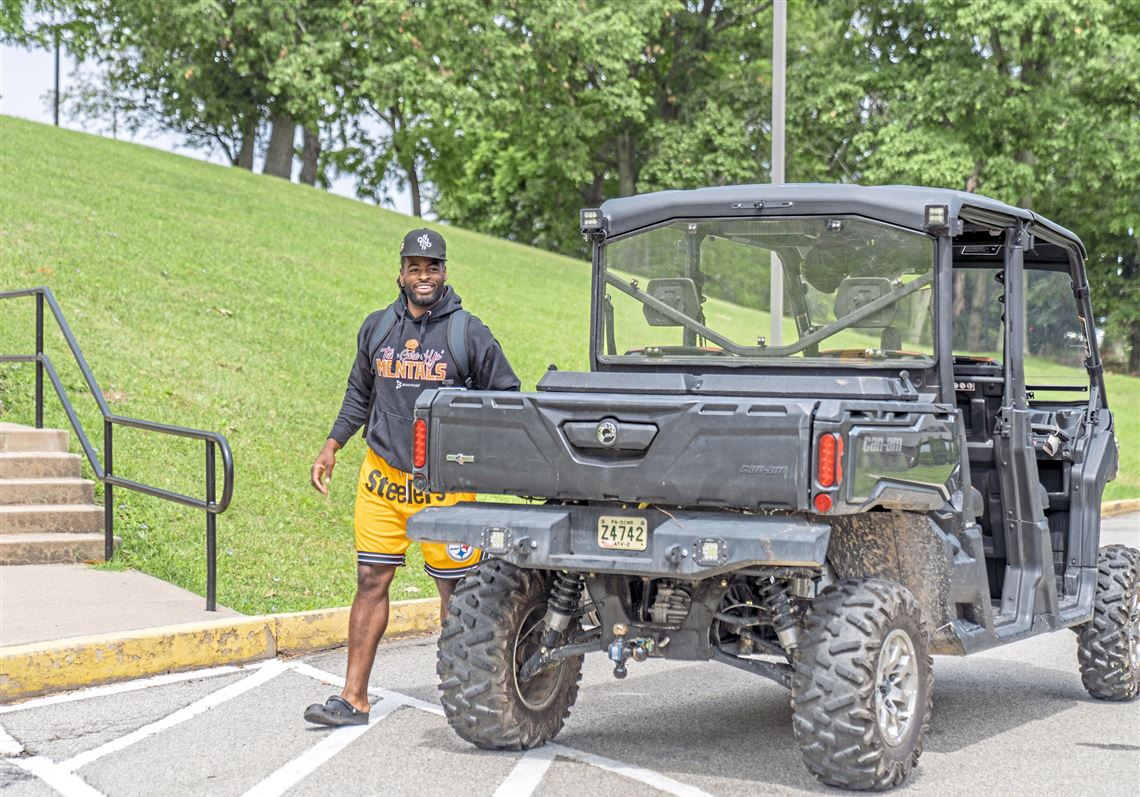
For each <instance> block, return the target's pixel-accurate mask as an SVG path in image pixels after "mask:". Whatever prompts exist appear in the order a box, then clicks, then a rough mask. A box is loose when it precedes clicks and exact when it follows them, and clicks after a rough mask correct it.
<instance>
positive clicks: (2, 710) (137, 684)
mask: <svg viewBox="0 0 1140 797" xmlns="http://www.w3.org/2000/svg"><path fill="white" fill-rule="evenodd" d="M266 664H269V662H268V661H261V662H258V663H257V664H247V665H244V666H237V665H232V664H227V665H225V666H223V667H209V668H207V669H205V670H190V671H189V672H171V673H166V674H165V675H155V676H152V677H150V678H138V679H136V680H133V681H123V682H122V683H117V684H108V685H107V686H92V687H89V688H87V689H77V690H75V691H74V692H64V693H63V694H60V695H49V696H48V697H37V698H35V699H34V700H27V701H25V702H23V703H16V704H15V705H11V706H0V714H9V713H11V712H13V711H27V710H28V709H30V708H42V707H44V706H54V705H56V704H58V703H70V702H72V701H74V700H89V699H91V698H93V697H106V696H107V695H118V694H122V693H123V692H134V691H135V690H137V689H146V688H147V687H150V686H165V685H166V684H176V683H179V682H180V681H193V680H195V679H198V678H213V677H214V676H216V675H225V674H227V673H231V672H239V671H241V670H256V669H260V668H261V667H264V666H265V665H266Z"/></svg>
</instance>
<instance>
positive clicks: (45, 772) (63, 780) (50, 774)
mask: <svg viewBox="0 0 1140 797" xmlns="http://www.w3.org/2000/svg"><path fill="white" fill-rule="evenodd" d="M12 763H13V764H15V765H16V766H18V767H20V768H21V769H26V770H27V771H28V772H31V773H32V774H33V775H35V776H36V777H37V778H39V779H40V780H42V781H43V782H44V783H46V784H47V785H49V786H51V787H52V788H53V789H55V790H56V791H57V792H59V793H60V794H62V795H63V797H103V793H102V792H101V791H99V790H98V789H95V788H92V787H91V786H90V785H89V784H88V783H87V781H85V780H84V779H83V778H81V777H79V776H78V775H76V774H74V773H72V772H69V771H67V770H66V769H64V768H63V767H61V766H60V765H59V764H55V763H53V762H52V761H50V760H49V759H47V758H44V757H43V756H33V757H31V758H13V759H12Z"/></svg>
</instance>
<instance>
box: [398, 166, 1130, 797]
mask: <svg viewBox="0 0 1140 797" xmlns="http://www.w3.org/2000/svg"><path fill="white" fill-rule="evenodd" d="M580 221H581V230H582V233H583V234H584V235H585V236H586V237H587V239H588V240H589V241H590V242H592V249H593V258H592V260H593V301H592V312H591V327H590V329H591V334H590V370H589V372H583V373H579V372H567V371H559V370H551V371H549V372H547V373H546V374H545V376H544V377H543V378H542V380H541V381H540V382H539V383H538V385H537V389H536V390H535V391H534V392H530V393H511V392H477V391H466V390H452V389H441V390H435V391H427V392H425V393H424V394H423V395H422V397H421V398H420V400H419V403H418V405H417V407H416V411H415V419H414V424H413V440H414V459H415V466H416V470H415V474H414V476H415V479H416V481H417V483H418V484H419V485H420V486H421V487H424V488H428V489H431V490H433V491H452V490H462V491H478V492H481V493H494V494H507V495H514V496H525V497H530V498H532V499H535V500H534V501H532V502H531V503H522V504H520V503H468V504H459V505H457V506H453V507H447V508H443V507H432V508H429V509H426V510H424V511H423V512H421V513H419V514H417V515H415V516H414V517H413V518H412V520H411V522H410V524H409V533H410V535H411V536H412V537H413V538H415V539H420V540H435V541H447V542H451V543H456V544H465V545H473V546H478V547H479V548H481V549H482V550H483V551H484V552H485V554H486V555H487V559H486V560H485V561H484V562H483V563H482V564H481V565H480V566H479V568H478V569H477V570H476V571H475V572H474V573H473V574H472V575H469V576H468V577H467V578H465V579H464V581H463V582H462V583H461V584H459V585H458V587H457V589H456V591H455V594H454V596H453V597H452V599H451V601H450V604H449V607H448V618H447V620H446V622H445V624H444V628H443V633H442V635H441V637H440V640H439V663H438V671H439V676H440V678H441V684H440V689H441V691H442V702H443V706H444V709H445V711H446V714H447V717H448V720H449V722H450V724H451V726H452V727H453V728H454V729H455V730H456V732H457V733H459V735H460V736H462V737H463V738H464V739H467V740H469V741H471V742H472V743H474V744H475V745H477V746H479V747H483V748H491V749H523V748H530V747H533V746H536V745H541V744H543V743H544V742H546V741H548V740H550V739H552V738H554V736H555V735H556V734H557V733H558V732H559V730H560V729H561V728H562V725H563V722H564V721H565V719H566V717H567V716H568V714H569V711H570V707H571V705H572V704H573V703H574V700H575V697H576V695H577V692H578V685H579V678H580V671H581V666H582V657H583V656H584V655H585V654H587V653H590V652H594V651H599V652H602V654H603V655H605V656H608V658H609V659H610V660H611V661H612V662H613V674H614V675H615V676H616V677H619V678H621V677H624V676H625V675H626V672H627V668H628V667H629V666H636V665H635V664H633V663H635V662H640V661H643V660H645V659H649V658H665V659H685V660H713V661H717V662H722V663H724V664H728V665H732V666H734V667H740V668H742V669H744V670H747V671H750V672H753V673H755V674H757V675H760V676H764V677H766V678H770V679H772V680H774V681H776V682H778V683H780V684H782V685H784V686H785V687H787V688H789V689H790V690H791V695H792V708H793V726H794V727H793V730H794V734H795V738H796V739H797V741H798V743H799V745H800V748H801V750H802V754H803V759H804V762H805V763H806V765H807V768H808V769H809V770H810V771H811V772H812V773H813V774H814V775H815V776H816V777H818V778H819V779H820V780H821V781H823V782H824V783H827V784H831V785H835V786H841V787H846V788H849V789H864V790H868V789H869V790H880V789H886V788H890V787H892V786H895V785H897V784H899V783H901V782H903V781H904V780H905V779H906V777H907V776H908V774H909V773H910V772H911V770H912V768H913V767H914V766H915V764H916V762H917V761H918V759H919V756H920V754H921V753H922V749H923V741H924V737H925V735H926V732H927V728H928V726H929V722H930V716H931V708H932V706H931V695H932V662H931V654H936V653H937V654H950V655H968V654H971V653H976V652H978V651H981V650H986V649H988V648H992V647H995V646H998V645H1003V644H1006V643H1009V642H1013V641H1015V640H1019V639H1024V638H1026V637H1029V636H1032V635H1035V634H1042V633H1046V632H1052V631H1060V630H1062V629H1066V628H1069V629H1072V630H1073V631H1076V632H1077V633H1078V634H1079V639H1080V644H1079V667H1080V672H1081V675H1082V677H1083V679H1084V684H1085V686H1086V687H1087V689H1088V691H1089V692H1090V694H1092V695H1093V696H1094V697H1098V698H1103V699H1106V700H1129V699H1132V698H1134V697H1136V695H1137V689H1138V683H1140V597H1138V592H1137V581H1138V567H1140V554H1138V553H1137V551H1135V550H1133V549H1130V548H1126V547H1123V546H1108V547H1106V548H1102V549H1100V550H1099V551H1098V538H1099V525H1100V502H1101V494H1102V491H1103V488H1104V485H1105V483H1106V482H1107V481H1109V480H1110V479H1112V478H1113V477H1114V476H1115V475H1116V470H1117V444H1116V440H1115V438H1114V435H1113V417H1112V413H1111V412H1110V411H1109V407H1108V402H1107V399H1106V397H1105V390H1104V379H1103V373H1102V367H1101V360H1100V357H1099V355H1098V353H1097V342H1096V334H1095V329H1094V326H1093V314H1092V307H1091V304H1090V300H1089V286H1088V282H1087V280H1086V277H1085V269H1084V261H1085V250H1084V248H1083V246H1082V244H1081V241H1080V240H1079V239H1078V238H1077V236H1076V235H1074V234H1073V233H1072V232H1070V231H1068V230H1066V229H1065V228H1063V227H1060V226H1058V225H1057V224H1054V223H1053V222H1051V221H1048V220H1046V219H1044V218H1041V217H1040V216H1038V215H1037V214H1035V213H1033V212H1031V211H1029V210H1024V209H1019V208H1015V207H1011V206H1009V205H1006V204H1003V203H1001V202H997V201H994V200H992V199H987V198H985V197H982V196H978V195H975V194H969V193H962V192H957V191H949V190H939V189H932V188H919V187H909V186H882V187H860V186H854V185H751V186H736V187H720V188H706V189H699V190H693V191H666V192H662V193H655V194H647V195H642V196H634V197H627V198H621V199H613V200H610V201H607V202H606V203H605V204H603V205H602V206H601V207H600V208H590V209H586V210H583V211H581V218H580ZM666 710H667V709H666Z"/></svg>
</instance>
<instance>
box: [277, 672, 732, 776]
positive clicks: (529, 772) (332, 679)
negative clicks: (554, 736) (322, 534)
mask: <svg viewBox="0 0 1140 797" xmlns="http://www.w3.org/2000/svg"><path fill="white" fill-rule="evenodd" d="M288 666H289V668H290V669H292V670H295V671H296V672H298V673H301V674H303V675H307V676H309V677H310V678H314V679H316V680H318V681H321V682H323V683H327V684H332V685H333V686H344V678H342V677H340V676H338V675H333V674H332V673H330V672H326V671H325V670H321V669H319V668H317V667H314V666H312V665H311V664H306V663H305V662H303V661H295V662H290V663H289V665H288ZM368 691H369V694H378V695H380V696H381V697H382V698H383V699H384V700H391V701H394V702H397V703H400V704H402V705H405V706H408V707H410V708H416V709H419V710H420V711H425V712H427V713H429V714H435V715H436V716H439V717H442V716H444V713H443V707H442V706H438V705H435V704H433V703H428V702H427V701H424V700H419V699H417V698H414V697H410V696H408V695H402V694H400V693H398V692H391V691H389V690H387V689H375V688H371V687H370V688H369V690H368ZM354 738H355V737H354ZM350 741H351V740H350ZM555 758H569V759H571V760H574V761H578V762H580V763H583V764H588V765H590V766H594V767H598V768H599V769H604V770H606V771H607V772H613V773H614V774H616V775H621V776H622V777H625V778H629V779H630V780H636V781H637V782H639V783H644V784H645V785H647V786H652V787H653V788H655V789H658V790H660V791H663V792H666V793H667V794H673V795H676V797H711V795H710V794H709V793H708V792H706V791H703V790H701V789H698V788H697V787H696V786H690V785H689V784H687V783H682V782H681V781H679V780H673V779H672V778H670V777H669V776H668V775H662V774H661V773H660V772H654V771H652V770H649V769H643V768H641V767H635V766H632V765H630V764H626V763H624V762H622V761H617V760H615V759H612V758H606V757H604V756H600V755H594V754H593V753H587V752H584V751H582V750H575V749H574V748H572V747H564V746H562V745H560V744H553V743H547V744H546V745H544V746H543V747H538V748H534V749H532V750H528V751H527V752H526V753H525V754H524V755H523V757H522V760H521V761H519V763H518V764H516V765H515V768H514V769H513V770H511V772H510V774H508V775H507V778H506V780H505V781H503V783H502V784H500V786H499V788H498V789H496V790H495V797H514V795H519V797H526V796H527V795H530V794H533V793H534V790H535V789H536V788H537V787H538V785H539V783H540V782H541V781H542V778H543V776H545V774H546V771H547V770H548V769H549V768H550V765H551V764H552V763H553V761H554V759H555ZM273 793H274V794H279V793H280V792H273Z"/></svg>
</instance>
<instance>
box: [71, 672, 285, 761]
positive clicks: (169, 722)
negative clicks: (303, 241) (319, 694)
mask: <svg viewBox="0 0 1140 797" xmlns="http://www.w3.org/2000/svg"><path fill="white" fill-rule="evenodd" d="M288 669H289V668H288V667H287V666H286V665H285V664H284V663H283V662H279V661H277V660H276V659H274V660H273V661H270V662H267V663H266V664H265V666H263V667H261V668H260V669H258V670H256V671H255V672H254V673H253V674H252V675H249V676H247V677H245V678H243V679H241V680H240V681H235V682H234V683H232V684H229V685H228V686H224V687H222V688H221V689H219V690H218V691H216V692H211V693H210V694H208V695H206V696H205V697H203V698H202V699H201V700H196V701H194V702H193V703H191V704H190V705H188V706H185V707H183V708H180V709H178V710H177V711H175V712H174V713H173V714H168V715H167V716H165V717H163V718H162V719H160V720H157V721H156V722H152V723H150V724H149V725H144V726H143V727H141V728H138V729H137V730H134V731H132V732H131V733H128V734H127V735H126V736H120V737H119V738H118V739H112V740H111V741H109V742H107V743H106V744H104V745H100V746H99V747H96V748H95V749H94V750H88V751H87V752H84V753H79V754H78V755H74V756H72V757H71V758H69V759H67V760H66V761H62V762H60V764H59V766H60V767H62V768H63V769H64V770H66V771H68V772H74V771H75V770H77V769H79V768H80V767H83V766H86V765H87V764H90V763H91V762H92V761H96V760H98V759H100V758H102V757H103V756H105V755H109V754H110V753H117V752H119V751H120V750H123V749H124V748H127V747H130V746H131V745H132V744H134V743H135V742H141V741H142V740H143V739H146V738H147V737H149V736H154V735H155V734H156V733H161V732H162V731H165V730H166V729H167V728H173V727H174V726H175V725H179V724H181V723H183V722H185V721H186V720H188V719H191V718H193V717H196V716H198V715H199V714H201V713H203V712H205V711H209V710H210V709H212V708H215V707H217V706H220V705H221V704H222V703H225V702H226V701H227V700H231V699H233V698H235V697H237V696H238V695H241V694H244V693H245V692H248V691H249V690H250V689H254V688H256V687H258V686H261V685H262V684H263V683H266V682H267V681H270V680H272V679H273V678H276V677H277V676H278V675H280V674H281V673H283V672H286V671H287V670H288Z"/></svg>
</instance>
